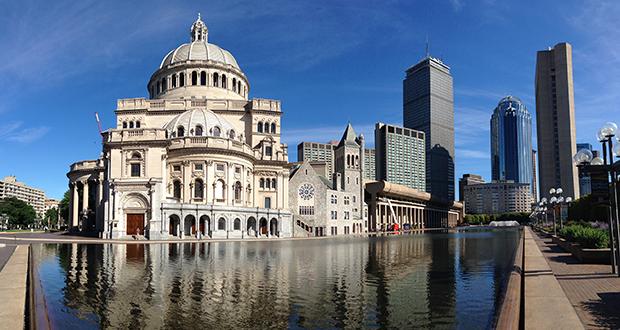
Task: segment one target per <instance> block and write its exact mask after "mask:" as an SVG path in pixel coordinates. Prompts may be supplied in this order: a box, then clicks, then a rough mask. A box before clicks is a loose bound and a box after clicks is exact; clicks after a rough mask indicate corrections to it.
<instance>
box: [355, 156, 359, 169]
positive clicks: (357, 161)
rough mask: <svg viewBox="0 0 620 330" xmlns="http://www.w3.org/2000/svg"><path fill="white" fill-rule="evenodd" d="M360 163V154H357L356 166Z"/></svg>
mask: <svg viewBox="0 0 620 330" xmlns="http://www.w3.org/2000/svg"><path fill="white" fill-rule="evenodd" d="M359 165H360V156H355V166H356V167H357V166H359Z"/></svg>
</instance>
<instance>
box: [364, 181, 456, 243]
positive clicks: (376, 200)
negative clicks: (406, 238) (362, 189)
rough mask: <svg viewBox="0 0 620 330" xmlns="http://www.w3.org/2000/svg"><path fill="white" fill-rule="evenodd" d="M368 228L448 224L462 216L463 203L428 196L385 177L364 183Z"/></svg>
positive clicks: (383, 229)
mask: <svg viewBox="0 0 620 330" xmlns="http://www.w3.org/2000/svg"><path fill="white" fill-rule="evenodd" d="M366 204H368V223H367V224H366V227H367V230H368V231H369V232H378V231H386V230H389V228H391V227H393V225H394V224H398V225H399V228H400V229H407V228H411V229H422V228H448V227H454V226H456V225H457V224H458V223H460V222H462V219H463V204H461V203H459V202H454V201H448V200H444V199H441V198H436V197H433V196H431V195H430V194H429V193H427V192H423V191H419V190H416V189H413V188H410V187H407V186H404V185H400V184H395V183H390V182H386V181H377V182H369V183H367V184H366Z"/></svg>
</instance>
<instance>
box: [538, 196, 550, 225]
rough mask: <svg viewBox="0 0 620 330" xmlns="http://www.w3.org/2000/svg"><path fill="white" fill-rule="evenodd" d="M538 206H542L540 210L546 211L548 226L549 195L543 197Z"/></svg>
mask: <svg viewBox="0 0 620 330" xmlns="http://www.w3.org/2000/svg"><path fill="white" fill-rule="evenodd" d="M538 206H540V210H541V211H542V212H544V214H545V226H546V225H547V222H548V221H547V197H543V198H542V199H541V200H540V202H539V203H538Z"/></svg>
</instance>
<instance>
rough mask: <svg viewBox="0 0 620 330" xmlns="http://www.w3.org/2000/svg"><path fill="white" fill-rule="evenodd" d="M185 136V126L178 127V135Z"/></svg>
mask: <svg viewBox="0 0 620 330" xmlns="http://www.w3.org/2000/svg"><path fill="white" fill-rule="evenodd" d="M184 136H185V128H184V127H183V126H179V127H177V137H184Z"/></svg>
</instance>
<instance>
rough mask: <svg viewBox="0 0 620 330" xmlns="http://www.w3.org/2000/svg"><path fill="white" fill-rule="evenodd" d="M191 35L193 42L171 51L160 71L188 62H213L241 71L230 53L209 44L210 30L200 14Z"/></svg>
mask: <svg viewBox="0 0 620 330" xmlns="http://www.w3.org/2000/svg"><path fill="white" fill-rule="evenodd" d="M190 35H191V42H190V43H187V44H182V45H181V46H179V47H177V48H176V49H173V50H171V51H170V52H169V53H168V54H167V55H166V56H165V57H164V59H163V60H162V61H161V64H160V65H159V68H160V69H162V68H164V67H166V66H168V65H172V64H176V63H181V62H186V61H213V62H219V63H222V64H226V65H231V66H233V67H234V68H236V69H238V70H241V68H239V64H237V60H235V58H234V57H233V56H232V54H231V53H230V52H229V51H227V50H225V49H222V48H220V47H219V46H217V45H214V44H210V43H209V42H208V40H209V29H207V25H206V24H205V23H204V22H203V21H202V19H201V18H200V14H198V19H197V20H196V21H195V22H194V24H192V27H191V29H190Z"/></svg>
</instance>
